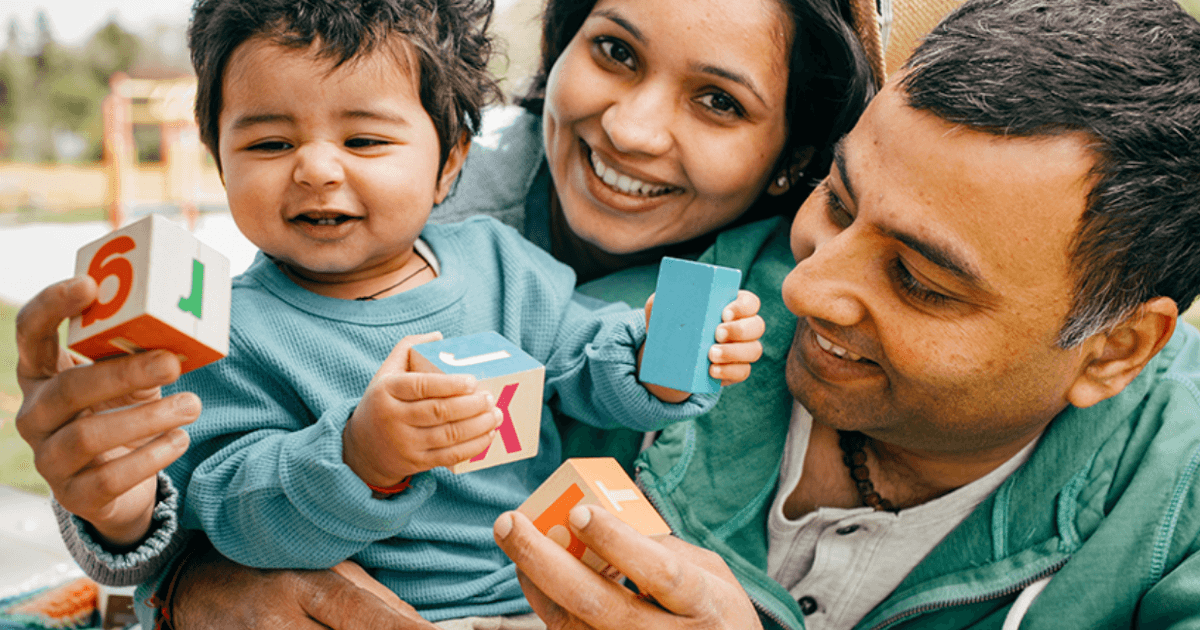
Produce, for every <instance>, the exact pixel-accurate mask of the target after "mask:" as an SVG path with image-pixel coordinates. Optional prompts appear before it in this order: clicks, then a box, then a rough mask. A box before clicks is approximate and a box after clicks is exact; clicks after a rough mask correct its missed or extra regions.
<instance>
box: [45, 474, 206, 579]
mask: <svg viewBox="0 0 1200 630" xmlns="http://www.w3.org/2000/svg"><path fill="white" fill-rule="evenodd" d="M52 505H53V507H54V516H55V518H57V519H58V529H59V532H60V533H61V534H62V538H63V542H64V543H66V546H67V550H68V551H70V552H71V557H72V558H73V559H74V560H75V562H76V563H77V564H79V566H80V568H82V569H83V571H84V573H86V574H87V575H88V577H90V578H92V579H93V580H96V581H97V582H99V583H101V584H108V585H110V586H132V585H134V584H138V583H139V582H144V581H146V580H148V579H150V578H151V577H152V576H154V574H156V573H157V572H159V571H160V570H161V569H162V568H163V567H165V566H167V565H169V564H170V563H171V562H172V561H173V560H174V559H175V556H177V555H179V552H180V550H182V549H183V548H184V547H185V546H186V545H187V541H188V538H189V536H188V532H187V531H186V530H183V529H181V528H180V527H179V512H178V506H179V493H178V492H176V491H175V487H174V486H173V485H172V484H171V480H170V478H168V477H167V476H166V475H165V474H162V473H159V475H158V502H157V503H156V504H155V506H154V514H153V516H152V517H151V529H150V534H149V535H148V536H147V537H146V539H145V540H143V541H142V542H141V543H140V544H139V545H138V546H137V547H135V548H134V549H131V550H129V551H125V552H122V553H114V552H112V551H110V550H108V549H106V548H105V547H104V545H103V544H101V543H100V542H99V541H97V540H96V539H95V538H94V537H93V536H92V528H91V526H90V525H89V524H88V523H87V521H85V520H83V519H81V518H79V517H78V516H75V515H74V514H71V513H70V512H68V511H66V509H64V508H63V507H62V506H61V505H59V504H58V502H57V501H54V502H53V504H52Z"/></svg>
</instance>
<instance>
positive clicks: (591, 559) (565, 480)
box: [517, 457, 671, 580]
mask: <svg viewBox="0 0 1200 630" xmlns="http://www.w3.org/2000/svg"><path fill="white" fill-rule="evenodd" d="M576 505H599V506H600V507H602V508H604V509H606V510H608V511H609V512H611V513H613V514H615V515H616V516H617V518H619V519H621V520H622V521H625V523H626V524H628V525H630V526H631V527H633V528H634V529H636V530H637V531H638V532H640V533H642V534H644V535H646V536H649V537H650V538H652V539H654V540H662V539H663V538H665V537H667V536H669V535H670V534H671V528H670V527H669V526H668V525H667V523H666V521H664V520H663V519H662V517H661V516H659V514H658V511H657V510H655V509H654V506H653V505H651V504H650V501H649V500H647V499H646V497H645V495H643V494H642V491H641V490H639V489H638V487H637V484H635V483H634V482H633V480H632V479H630V478H629V475H627V474H626V473H625V470H624V469H623V468H621V464H619V463H618V462H617V460H615V459H613V458H611V457H572V458H570V459H568V460H567V461H565V462H563V464H562V466H559V468H558V470H556V471H554V474H553V475H550V478H549V479H547V480H546V481H544V482H542V485H541V486H538V489H537V490H535V491H534V492H533V494H531V495H529V498H528V499H526V500H525V502H524V503H522V504H521V507H519V508H517V511H519V512H521V513H522V514H524V515H525V516H528V517H529V520H531V521H533V525H534V527H536V528H538V531H540V532H542V533H543V534H545V535H546V536H547V537H549V538H550V539H551V540H553V541H554V542H556V543H558V544H559V546H561V547H563V548H564V549H566V550H567V551H568V552H569V553H570V554H571V555H573V556H575V557H576V558H578V559H579V560H580V561H582V562H583V563H584V564H586V565H588V566H589V567H591V568H592V569H593V570H595V571H596V572H597V573H599V574H600V575H603V576H604V577H607V578H609V579H611V580H619V579H621V572H620V571H618V570H617V568H616V567H614V566H612V565H611V564H609V563H608V562H607V561H605V560H604V559H603V558H601V557H600V556H598V555H596V554H595V553H593V552H592V551H591V550H590V549H588V547H587V546H586V545H584V544H583V542H582V541H581V540H579V539H578V538H576V537H575V535H574V534H573V533H572V532H571V528H570V527H569V526H568V524H567V515H568V514H569V513H570V511H571V508H573V507H575V506H576Z"/></svg>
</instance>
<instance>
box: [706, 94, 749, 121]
mask: <svg viewBox="0 0 1200 630" xmlns="http://www.w3.org/2000/svg"><path fill="white" fill-rule="evenodd" d="M699 100H700V103H701V104H702V105H704V106H705V107H707V108H709V109H711V110H713V111H714V112H717V113H719V114H722V115H726V116H730V115H732V116H739V117H740V116H743V115H745V110H744V109H742V104H741V103H739V102H738V101H737V99H736V98H733V97H732V96H730V95H728V94H726V93H724V92H713V93H711V94H705V95H704V96H701V97H700V99H699Z"/></svg>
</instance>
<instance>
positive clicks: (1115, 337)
mask: <svg viewBox="0 0 1200 630" xmlns="http://www.w3.org/2000/svg"><path fill="white" fill-rule="evenodd" d="M1177 321H1179V307H1178V305H1176V304H1175V300H1172V299H1171V298H1167V297H1156V298H1154V299H1152V300H1149V301H1147V302H1146V303H1145V304H1142V306H1141V307H1140V308H1138V310H1137V311H1136V312H1135V313H1134V314H1133V315H1130V316H1129V317H1128V318H1127V319H1126V320H1125V321H1123V322H1121V323H1120V324H1118V325H1117V326H1116V327H1114V328H1113V329H1112V330H1110V331H1108V332H1102V333H1097V334H1095V335H1093V336H1092V337H1091V338H1089V339H1088V340H1087V341H1085V342H1083V363H1082V364H1081V370H1080V374H1079V377H1078V378H1077V379H1076V380H1075V382H1074V383H1072V384H1071V387H1070V389H1068V390H1067V402H1070V403H1071V404H1072V405H1074V406H1076V407H1090V406H1092V405H1094V404H1096V403H1098V402H1100V401H1102V400H1106V399H1108V398H1111V397H1113V396H1116V395H1117V394H1119V393H1121V390H1123V389H1125V387H1126V386H1127V385H1129V383H1130V382H1132V381H1133V379H1134V378H1137V375H1138V374H1140V373H1141V372H1142V368H1143V367H1145V366H1146V364H1147V363H1149V362H1150V359H1152V358H1154V355H1156V354H1158V351H1159V350H1162V348H1163V346H1165V345H1167V340H1169V339H1170V338H1171V333H1173V332H1175V323H1176V322H1177Z"/></svg>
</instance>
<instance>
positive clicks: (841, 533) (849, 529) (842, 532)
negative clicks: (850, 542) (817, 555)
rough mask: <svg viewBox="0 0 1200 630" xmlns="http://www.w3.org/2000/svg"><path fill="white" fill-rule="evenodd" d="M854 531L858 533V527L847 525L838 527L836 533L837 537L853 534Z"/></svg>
mask: <svg viewBox="0 0 1200 630" xmlns="http://www.w3.org/2000/svg"><path fill="white" fill-rule="evenodd" d="M856 531H858V525H847V526H845V527H839V528H838V529H837V533H838V535H839V536H846V535H848V534H853V533H854V532H856Z"/></svg>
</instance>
